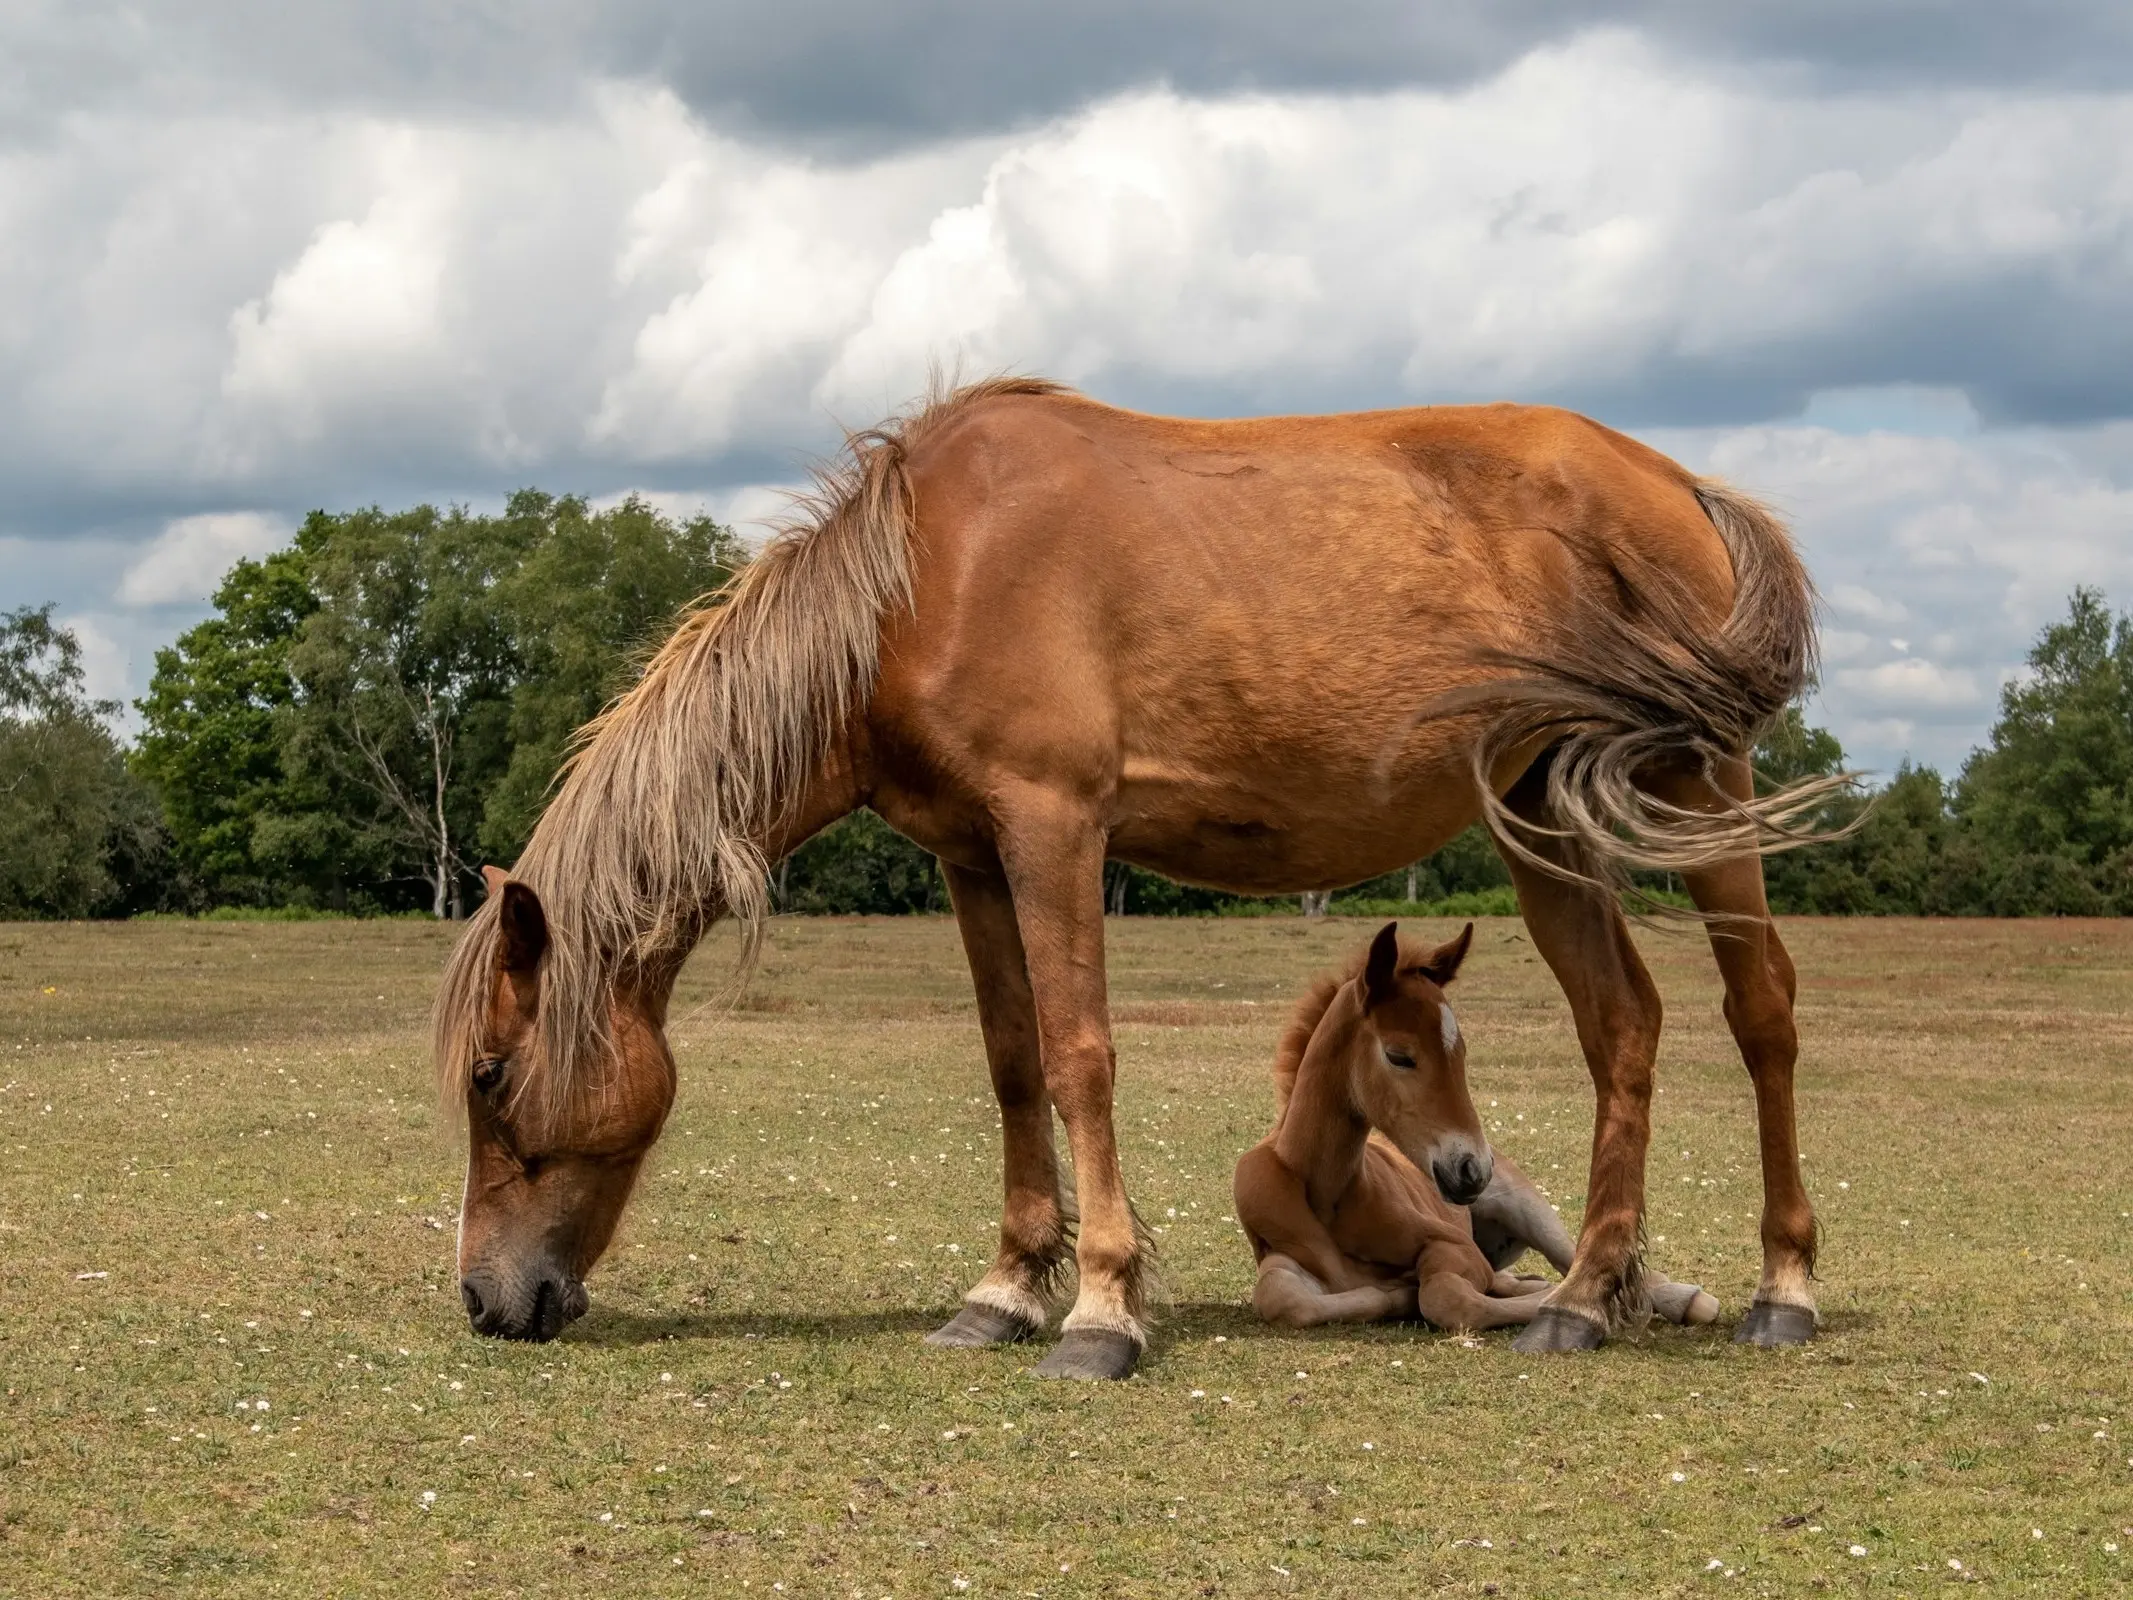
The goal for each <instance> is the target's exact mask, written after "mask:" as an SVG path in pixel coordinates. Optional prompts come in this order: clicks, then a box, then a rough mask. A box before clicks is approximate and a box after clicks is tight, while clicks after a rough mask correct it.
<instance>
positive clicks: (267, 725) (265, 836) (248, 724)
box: [133, 549, 375, 906]
mask: <svg viewBox="0 0 2133 1600" xmlns="http://www.w3.org/2000/svg"><path fill="white" fill-rule="evenodd" d="M215 608H216V614H215V615H214V616H212V617H209V618H208V619H207V620H206V621H205V622H202V623H199V624H197V625H196V626H194V627H192V628H189V629H187V630H186V631H185V632H184V633H182V634H180V635H179V636H178V639H177V641H176V642H175V643H174V644H172V645H170V646H168V647H167V648H165V649H162V650H158V651H157V652H156V666H155V673H154V676H153V677H151V678H150V680H149V684H148V692H147V694H145V695H144V696H143V697H142V698H141V699H139V700H137V701H135V702H134V704H135V706H136V708H137V709H138V710H139V711H140V713H141V722H142V729H141V736H140V739H139V741H138V742H137V743H136V745H135V747H134V752H133V768H134V770H135V771H136V772H137V773H139V774H140V775H141V776H142V777H143V778H145V779H146V780H147V781H148V782H149V783H150V784H151V785H152V786H153V787H154V789H155V791H156V793H157V795H158V797H159V799H160V800H161V803H162V808H163V820H164V825H165V827H167V828H168V829H169V832H170V838H171V849H172V852H173V853H174V855H175V856H176V858H177V860H178V862H179V864H180V865H181V866H182V867H183V869H184V870H185V872H186V874H187V875H188V877H189V878H190V880H191V883H192V887H193V890H194V892H195V893H196V894H197V895H198V896H199V897H200V898H201V899H203V900H205V901H208V902H212V903H216V904H227V903H232V902H234V903H241V904H254V905H267V904H276V903H281V902H286V901H289V900H292V899H295V900H309V901H314V902H317V903H323V904H327V905H336V906H341V905H346V904H347V903H348V899H349V891H350V887H351V885H352V884H359V883H360V882H361V880H362V879H363V878H365V877H366V876H368V875H369V873H370V871H371V870H373V869H374V867H375V863H374V862H372V861H368V860H365V859H364V858H363V856H362V854H361V852H360V851H359V850H358V849H357V846H356V843H355V839H354V837H353V833H352V830H351V829H350V828H349V826H348V824H347V821H346V820H345V816H346V810H347V800H348V797H346V796H341V795H337V794H335V793H334V792H333V790H332V789H331V788H330V787H329V786H327V785H325V784H322V783H319V782H317V781H308V782H307V781H303V780H300V779H297V778H292V777H291V776H290V774H289V773H288V772H287V771H285V770H284V768H283V765H282V759H281V739H282V729H281V724H280V722H279V720H278V719H279V718H280V717H281V715H282V714H283V713H284V712H285V711H286V709H287V708H288V706H289V705H290V704H291V702H292V701H293V699H294V697H295V685H294V682H293V681H292V679H291V678H290V675H289V652H290V650H291V648H292V647H293V646H294V644H295V642H296V637H297V633H298V631H299V630H300V629H301V628H302V626H303V623H304V619H305V618H307V617H309V616H310V615H311V614H312V613H313V612H314V611H316V610H317V609H318V600H317V597H316V596H314V595H313V594H312V592H311V581H310V570H309V563H308V561H307V560H306V558H305V556H304V553H303V552H302V551H301V550H294V549H291V550H282V551H277V552H276V553H274V554H273V555H270V556H267V557H265V558H264V559H262V560H257V561H254V560H249V559H248V560H243V561H239V562H238V563H237V564H236V565H235V566H234V567H232V568H231V569H230V571H229V573H228V575H227V576H225V577H224V578H223V580H222V584H221V587H220V588H218V589H217V590H216V591H215Z"/></svg>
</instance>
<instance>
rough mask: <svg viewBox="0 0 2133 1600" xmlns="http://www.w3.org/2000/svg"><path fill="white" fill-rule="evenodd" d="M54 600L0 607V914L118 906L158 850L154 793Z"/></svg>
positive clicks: (80, 912) (84, 911) (66, 913)
mask: <svg viewBox="0 0 2133 1600" xmlns="http://www.w3.org/2000/svg"><path fill="white" fill-rule="evenodd" d="M52 610H53V608H52V607H51V606H50V605H44V606H24V607H21V608H20V609H18V610H15V611H10V612H7V613H5V614H0V916H9V917H21V916H50V917H83V916H89V915H91V914H92V913H94V912H96V911H99V910H104V909H113V908H118V907H119V906H121V905H123V902H124V900H125V897H126V891H127V889H128V887H129V886H130V885H131V884H138V883H140V882H142V880H143V879H144V878H145V877H146V876H147V875H148V869H149V867H150V865H151V863H152V862H153V861H154V859H155V858H156V856H157V854H158V853H159V843H160V841H159V834H158V831H157V828H156V822H155V808H154V803H153V800H152V799H151V798H150V796H149V795H148V793H147V792H146V791H145V790H144V789H143V788H142V787H141V785H140V784H139V782H138V781H136V780H135V779H134V778H133V776H132V775H131V774H130V773H129V772H128V771H127V770H126V763H125V759H124V755H123V752H122V751H121V749H120V747H119V742H118V740H117V739H116V738H114V737H113V736H112V733H111V731H110V729H109V728H108V727H106V726H105V721H104V719H106V718H107V717H109V716H111V715H112V714H114V713H115V712H116V711H117V710H118V703H117V702H116V701H110V700H92V699H90V698H89V696H88V693H87V690H86V689H85V687H84V683H83V674H82V666H81V642H80V641H79V640H78V639H76V638H75V636H74V635H73V633H72V632H71V631H69V630H68V629H66V628H62V627H58V626H57V625H55V624H54V623H53V621H52ZM115 857H123V858H124V859H125V860H126V861H127V862H128V863H129V864H130V868H131V870H130V871H129V873H128V880H129V882H128V883H125V884H122V883H121V882H119V881H118V880H117V878H116V877H115V876H114V873H113V871H112V867H113V862H114V858H115Z"/></svg>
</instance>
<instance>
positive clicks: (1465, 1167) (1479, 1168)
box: [1429, 1150, 1494, 1206]
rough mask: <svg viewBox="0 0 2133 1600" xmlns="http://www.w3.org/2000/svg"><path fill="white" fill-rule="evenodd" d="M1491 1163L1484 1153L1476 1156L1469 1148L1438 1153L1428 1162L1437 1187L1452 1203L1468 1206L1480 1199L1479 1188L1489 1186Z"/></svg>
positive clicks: (1492, 1164)
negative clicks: (1453, 1152) (1438, 1154)
mask: <svg viewBox="0 0 2133 1600" xmlns="http://www.w3.org/2000/svg"><path fill="white" fill-rule="evenodd" d="M1493 1166H1494V1163H1493V1162H1491V1161H1490V1160H1488V1158H1486V1157H1485V1156H1477V1155H1475V1154H1474V1152H1473V1151H1471V1150H1461V1151H1459V1152H1457V1153H1456V1154H1450V1155H1441V1156H1439V1157H1437V1159H1436V1160H1434V1161H1432V1162H1431V1163H1430V1164H1429V1171H1430V1176H1431V1177H1433V1178H1435V1179H1436V1180H1437V1189H1438V1191H1439V1192H1440V1193H1441V1194H1442V1195H1443V1196H1444V1198H1445V1199H1447V1200H1449V1201H1451V1203H1452V1204H1453V1205H1455V1206H1470V1205H1472V1204H1473V1203H1474V1202H1475V1201H1476V1200H1479V1199H1480V1198H1481V1191H1482V1190H1484V1189H1486V1188H1487V1187H1488V1186H1489V1178H1490V1175H1491V1168H1492V1167H1493Z"/></svg>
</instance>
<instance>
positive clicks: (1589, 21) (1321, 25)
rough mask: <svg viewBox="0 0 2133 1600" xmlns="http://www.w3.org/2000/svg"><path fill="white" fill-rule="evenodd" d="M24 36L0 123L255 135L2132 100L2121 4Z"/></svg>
mask: <svg viewBox="0 0 2133 1600" xmlns="http://www.w3.org/2000/svg"><path fill="white" fill-rule="evenodd" d="M12 17H13V20H12V22H0V62H12V68H11V69H10V68H8V67H6V66H0V117H4V118H5V121H6V125H8V126H11V127H12V128H13V130H14V131H15V133H16V135H17V136H18V137H25V136H34V131H35V129H36V127H37V125H38V123H39V121H40V119H42V118H44V117H46V116H48V115H49V114H50V113H51V112H52V111H54V110H56V109H58V108H61V107H65V106H79V105H96V104H109V103H113V102H115V101H118V100H120V99H133V100H138V98H139V97H142V96H147V97H149V98H151V99H158V100H165V101H168V102H170V103H172V104H186V105H190V106H192V107H194V108H196V109H197V108H198V107H199V106H200V105H201V104H202V103H203V102H207V101H217V100H219V102H220V103H221V104H223V105H224V106H226V107H227V108H228V109H230V110H231V111H233V112H241V111H242V110H244V109H245V108H247V107H256V106H259V105H262V104H265V103H270V102H280V103H284V104H298V105H308V106H312V107H316V108H326V107H363V108H386V109H394V108H397V109H410V108H417V107H419V108H422V109H425V110H430V111H436V110H452V109H456V110H459V111H463V112H478V111H480V110H483V109H490V110H503V111H508V112H511V113H513V114H526V113H529V112H537V111H538V110H540V109H541V108H542V107H543V106H551V107H552V106H554V105H555V104H556V103H558V102H560V101H564V100H568V99H569V98H571V97H573V96H574V95H576V94H577V93H578V92H579V91H580V88H581V85H582V83H583V82H584V80H585V79H586V78H587V77H588V76H621V77H633V78H649V79H652V80H654V81H658V82H662V83H665V84H667V85H669V86H670V87H672V88H673V89H674V90H675V91H676V92H677V93H679V94H680V95H682V96H683V98H684V99H686V100H687V101H688V102H689V104H690V105H691V106H692V107H694V108H695V109H696V110H697V111H698V112H699V113H700V114H703V115H705V116H707V117H709V118H711V119H712V120H714V121H717V122H721V123H725V124H729V125H740V126H749V127H753V128H755V129H757V130H759V131H762V132H766V133H770V134H774V135H776V136H780V137H783V138H787V139H793V140H798V141H801V142H804V143H810V144H818V143H827V144H833V145H836V144H846V143H849V142H851V141H853V140H862V139H871V140H876V141H888V142H892V143H896V142H904V141H909V140H914V139H926V138H933V137H938V136H941V135H943V134H950V133H968V132H972V131H981V130H986V129H993V128H1000V127H1005V126H1011V125H1015V124H1019V123H1025V122H1029V121H1031V120H1034V119H1041V118H1044V117H1047V116H1052V115H1056V114H1058V113H1060V112H1063V111H1067V110H1070V109H1072V108H1073V107H1075V106H1077V105H1080V104H1082V103H1084V102H1085V101H1087V100H1089V99H1092V98H1095V97H1100V96H1103V95H1107V94H1112V93H1116V92H1118V91H1120V90H1124V89H1128V88H1133V87H1137V86H1141V85H1146V84H1150V83H1154V82H1158V81H1161V82H1167V83H1170V84H1172V85H1174V86H1175V87H1177V88H1178V89H1180V90H1182V91H1184V92H1186V93H1228V92H1233V91H1237V90H1247V89H1263V90H1269V91H1305V92H1323V93H1333V94H1340V93H1351V92H1358V91H1374V90H1384V89H1390V88H1396V87H1406V86H1420V87H1446V86H1455V85H1458V84H1463V83H1468V82H1472V81H1474V80H1476V79H1478V78H1482V77H1485V76H1487V75H1489V74H1491V73H1494V72H1496V71H1499V70H1501V69H1502V68H1503V67H1504V66H1506V65H1507V64H1509V63H1510V62H1511V61H1513V60H1515V59H1517V58H1518V57H1519V56H1520V55H1522V54H1524V53H1525V52H1526V51H1528V50H1531V49H1532V48H1534V47H1535V46H1537V45H1540V44H1543V43H1546V42H1549V41H1551V40H1559V39H1562V38H1565V37H1568V36H1570V35H1572V34H1574V33H1577V32H1579V31H1583V30H1590V29H1593V28H1597V27H1608V26H1614V27H1622V28H1628V29H1633V30H1636V31H1639V32H1642V33H1644V34H1646V35H1648V36H1649V37H1651V38H1653V39H1655V40H1659V41H1663V42H1665V43H1666V44H1667V45H1668V46H1669V47H1671V48H1674V49H1677V50H1679V51H1681V52H1683V53H1684V54H1686V55H1690V56H1695V57H1701V58H1705V59H1707V60H1710V61H1715V62H1731V63H1738V64H1741V65H1743V66H1752V67H1758V68H1762V69H1766V70H1767V69H1778V70H1785V71H1790V72H1794V73H1797V74H1798V75H1800V76H1801V77H1802V78H1803V80H1805V81H1810V82H1813V83H1816V84H1819V85H1822V86H1824V87H1828V88H1832V89H1849V90H1857V89H1861V88H1871V87H1875V86H1908V87H1949V86H1978V87H1998V88H2008V87H2041V86H2050V87H2060V88H2113V87H2119V86H2123V85H2125V84H2127V83H2133V7H2129V6H2127V5H2125V4H2123V3H2113V0H2056V3H2032V4H2019V3H2008V4H1981V3H1978V0H1960V3H1957V0H1907V3H1906V0H1896V3H1888V0H1877V3H1872V4H1864V3H1858V0H1791V3H1786V0H1743V3H1729V4H1712V3H1710V0H1614V3H1605V0H1602V3H1592V4H1585V3H1575V0H1528V3H1523V4H1516V3H1514V4H1507V3H1504V0H1440V3H1436V4H1430V5H1418V4H1416V3H1414V0H1350V3H1346V4H1327V5H1299V4H1296V3H1294V0H1169V3H1162V4H1147V3H1140V0H1079V3H1061V0H905V3H899V4H881V3H878V0H786V3H782V4H780V3H769V4H764V3H751V4H734V3H731V0H712V3H706V4H700V5H684V4H658V3H647V0H617V3H613V4H606V5H584V4H562V3H557V0H526V3H522V4H513V5H502V4H497V5H473V4H439V3H436V0H362V3H357V4H315V5H301V4H290V3H287V0H183V3H170V0H165V3H161V4H149V5H138V4H112V3H110V0H87V3H82V4H66V3H46V4H36V3H26V4H21V5H18V6H17V7H15V8H12Z"/></svg>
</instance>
